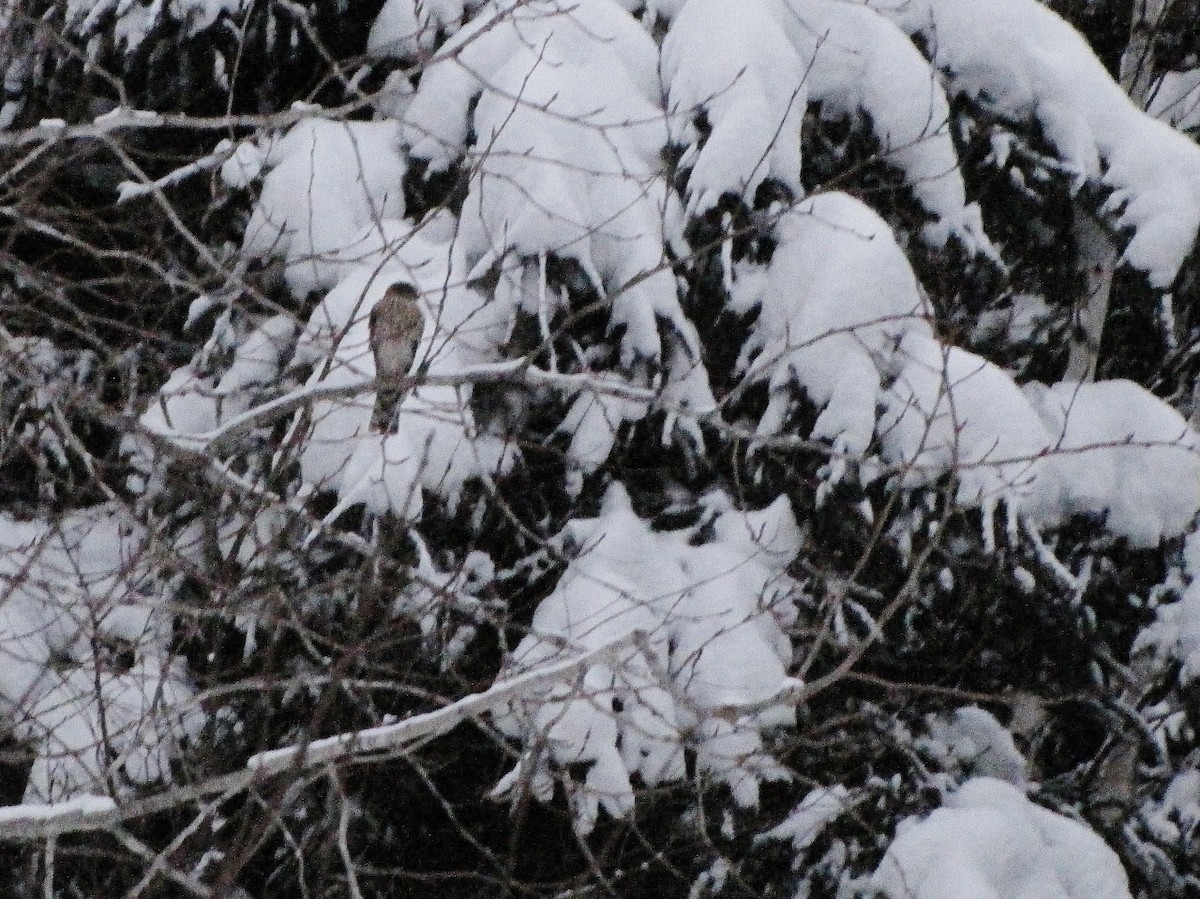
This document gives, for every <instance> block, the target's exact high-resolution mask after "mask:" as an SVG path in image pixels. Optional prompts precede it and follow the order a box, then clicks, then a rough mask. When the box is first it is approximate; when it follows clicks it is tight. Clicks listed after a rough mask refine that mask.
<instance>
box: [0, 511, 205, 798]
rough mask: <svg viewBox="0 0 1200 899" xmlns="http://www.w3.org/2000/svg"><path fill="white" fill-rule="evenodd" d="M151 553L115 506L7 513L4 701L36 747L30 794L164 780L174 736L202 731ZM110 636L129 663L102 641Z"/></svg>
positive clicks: (1, 626)
mask: <svg viewBox="0 0 1200 899" xmlns="http://www.w3.org/2000/svg"><path fill="white" fill-rule="evenodd" d="M152 552H153V549H152V547H151V545H150V538H149V535H148V534H147V533H146V532H145V531H144V530H142V529H141V528H140V527H139V526H137V525H135V524H132V523H131V522H129V521H128V520H127V518H126V517H125V516H123V515H122V514H121V513H120V512H119V511H117V510H116V509H114V508H112V507H109V506H98V507H95V508H92V509H84V510H80V511H77V512H73V513H71V514H70V515H69V516H67V517H66V518H64V519H62V520H60V521H58V522H54V523H51V522H46V521H32V522H16V521H14V520H13V519H11V518H8V517H7V516H0V584H3V585H4V594H5V601H4V603H3V604H2V605H0V705H2V706H3V708H4V713H5V719H6V721H7V724H8V726H10V727H12V729H13V732H14V734H15V735H16V736H17V737H18V739H21V740H23V741H28V742H29V743H31V744H33V745H34V746H35V747H36V752H37V757H36V759H35V761H34V764H33V768H32V770H31V771H30V775H29V781H28V783H27V785H26V790H25V799H26V801H34V802H55V801H58V800H62V799H67V798H70V797H72V796H77V795H79V794H81V793H85V792H88V791H96V790H105V789H106V783H108V782H112V783H114V784H116V785H117V786H118V788H119V789H125V788H127V787H131V786H135V785H143V784H147V783H151V782H154V781H159V780H169V779H170V771H169V767H168V763H169V759H170V757H171V756H172V755H173V754H174V752H175V750H176V748H177V746H178V743H179V741H180V740H182V739H185V738H187V737H193V736H195V735H196V734H197V733H198V730H199V727H200V725H201V723H202V721H203V714H202V713H201V711H200V710H199V708H198V707H197V706H196V704H195V694H194V691H193V690H192V687H191V686H190V684H189V683H188V682H187V680H186V679H185V677H184V675H183V671H182V663H181V662H180V661H179V660H178V659H176V658H174V657H173V656H171V655H170V643H171V636H172V631H171V616H170V615H169V614H167V615H163V614H161V613H160V612H159V611H157V610H156V609H155V605H156V602H155V600H154V598H153V595H152V590H153V582H152V575H151V570H150V564H151V559H150V557H151V554H152ZM114 644H115V645H116V646H117V647H118V648H120V649H124V650H126V651H128V652H130V653H131V654H132V657H133V660H134V661H133V664H132V665H130V666H125V665H122V664H119V663H118V662H117V659H116V657H115V656H116V653H117V651H118V650H116V649H115V650H113V652H112V654H111V655H110V654H109V652H107V651H106V650H105V649H104V648H103V647H104V646H105V645H108V646H113V645H114ZM52 658H53V659H56V660H65V661H66V662H67V664H66V665H56V664H52V663H51V659H52Z"/></svg>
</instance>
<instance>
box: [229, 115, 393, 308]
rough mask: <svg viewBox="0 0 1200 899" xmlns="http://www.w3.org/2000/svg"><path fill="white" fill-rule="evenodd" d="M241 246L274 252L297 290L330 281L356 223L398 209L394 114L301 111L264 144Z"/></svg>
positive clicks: (357, 238)
mask: <svg viewBox="0 0 1200 899" xmlns="http://www.w3.org/2000/svg"><path fill="white" fill-rule="evenodd" d="M264 163H265V166H266V168H267V169H269V172H268V174H267V176H266V178H265V179H264V180H263V185H262V193H261V195H260V196H259V198H258V203H257V204H256V205H255V207H254V213H253V215H252V216H251V218H250V223H249V224H248V225H247V226H246V233H245V237H244V239H243V241H242V252H243V253H244V254H246V255H247V256H251V257H259V258H271V257H276V258H281V259H283V260H284V262H285V264H286V277H287V282H288V286H289V287H290V288H291V290H292V293H293V294H295V295H296V296H297V297H304V296H305V295H306V294H308V293H309V292H310V291H313V290H318V289H321V288H329V287H332V286H333V285H334V284H336V283H337V280H338V273H337V265H336V263H335V262H334V259H333V257H335V256H336V255H337V254H339V253H345V252H346V251H348V250H351V249H352V248H353V247H354V246H356V245H358V244H360V243H361V242H362V241H363V240H364V236H363V231H364V229H370V228H371V227H372V226H374V227H376V228H377V227H379V224H380V222H381V221H382V220H384V219H388V218H402V217H403V216H404V191H403V188H402V184H401V182H402V180H403V178H404V173H405V170H406V162H405V159H404V155H403V153H402V152H401V146H400V125H399V124H398V123H396V122H387V121H384V122H334V121H329V120H326V119H321V118H316V117H313V118H308V119H305V120H304V121H302V122H298V123H297V124H296V125H294V126H292V128H291V129H290V130H289V131H288V132H287V133H286V134H284V135H283V136H282V137H281V138H279V139H278V140H275V141H273V142H272V143H271V144H270V147H269V150H268V151H267V154H266V159H265V160H264Z"/></svg>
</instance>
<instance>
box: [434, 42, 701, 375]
mask: <svg viewBox="0 0 1200 899" xmlns="http://www.w3.org/2000/svg"><path fill="white" fill-rule="evenodd" d="M474 125H475V131H476V133H477V134H478V135H479V140H480V144H481V146H484V147H486V148H487V153H486V155H485V156H484V157H483V158H482V159H481V160H480V162H479V165H478V166H477V167H476V169H475V171H474V172H473V174H472V177H471V182H470V191H469V194H468V196H467V199H466V202H465V203H464V206H463V213H462V224H461V230H460V233H459V236H458V240H457V241H456V243H455V254H456V261H458V260H461V262H459V265H460V266H461V272H459V274H460V275H461V277H462V278H463V279H473V278H475V277H478V276H480V275H482V274H483V273H484V272H485V271H486V270H487V268H488V267H490V266H492V265H494V264H495V263H497V262H502V261H504V260H506V259H509V258H510V257H517V259H526V260H529V259H536V258H537V257H539V256H541V255H542V254H554V255H556V256H559V257H562V258H565V259H573V260H575V261H576V262H578V263H579V265H580V266H581V268H582V269H583V270H584V272H585V273H586V274H587V275H588V277H589V278H590V279H591V281H592V283H593V286H594V287H595V288H596V290H597V292H599V293H600V294H601V296H605V295H607V296H608V297H609V298H610V299H611V303H612V316H613V325H614V326H616V325H618V324H623V325H625V326H626V327H627V331H626V335H625V338H624V342H623V345H622V356H623V361H624V362H625V364H631V363H632V361H633V359H634V358H635V357H642V358H651V359H657V358H658V356H659V354H660V351H661V346H660V341H659V336H658V330H657V326H656V317H661V318H666V319H668V320H671V321H672V322H674V323H675V324H676V326H677V329H678V330H680V331H681V332H682V331H684V330H686V328H687V326H686V324H684V318H683V314H682V312H681V310H680V309H679V305H678V299H677V296H676V285H675V280H674V278H673V277H672V275H671V272H670V271H669V270H668V268H667V265H666V262H667V260H666V256H665V252H664V245H665V244H671V243H675V244H678V243H679V241H680V238H679V224H680V221H681V218H682V217H681V215H680V214H679V210H678V207H677V200H676V199H675V198H674V196H673V195H672V193H671V191H670V189H669V187H668V185H667V183H666V180H665V179H664V178H663V177H662V171H661V160H660V158H659V150H660V148H661V147H662V146H663V144H664V143H665V142H666V130H665V126H664V124H663V121H662V115H661V111H660V110H658V109H657V108H656V107H655V106H653V105H652V104H650V103H648V102H647V101H646V100H645V99H644V98H642V97H641V96H640V95H639V94H638V93H637V91H636V90H635V88H634V86H633V84H632V82H630V81H629V79H628V78H627V77H626V76H625V75H624V74H623V72H622V71H621V68H620V63H619V60H617V59H616V58H615V57H612V56H611V55H610V54H607V53H605V52H603V51H602V50H597V51H596V52H594V53H593V55H592V57H591V58H590V60H589V61H588V62H587V64H579V63H577V62H576V61H575V60H574V59H572V60H570V61H566V60H563V61H561V62H560V61H553V60H550V61H548V60H546V59H545V58H544V57H539V56H535V55H534V54H533V53H532V52H530V51H525V52H523V53H519V54H517V56H516V57H515V58H514V59H513V60H512V61H511V62H510V63H509V64H508V65H506V66H504V67H503V68H502V69H501V70H500V71H499V72H497V74H496V76H495V81H494V86H493V88H490V89H489V90H487V91H485V92H484V93H483V95H482V96H481V97H480V100H479V104H478V107H477V108H476V110H475V116H474ZM531 264H532V263H531ZM502 268H511V267H504V266H502ZM516 268H517V270H516V271H513V272H510V273H508V274H507V275H506V277H505V280H506V281H507V282H508V284H507V285H506V287H505V288H502V289H504V290H508V291H509V292H510V294H513V298H514V299H515V294H516V293H519V290H520V288H519V287H517V286H516V285H517V284H518V283H519V280H520V274H521V273H520V267H519V266H518V267H516ZM501 299H502V301H505V300H504V297H501ZM551 299H553V298H551ZM508 302H510V303H511V302H512V300H511V299H510V300H508ZM552 311H553V310H552V309H551V310H546V312H545V314H550V313H551V312H552ZM697 349H698V347H697Z"/></svg>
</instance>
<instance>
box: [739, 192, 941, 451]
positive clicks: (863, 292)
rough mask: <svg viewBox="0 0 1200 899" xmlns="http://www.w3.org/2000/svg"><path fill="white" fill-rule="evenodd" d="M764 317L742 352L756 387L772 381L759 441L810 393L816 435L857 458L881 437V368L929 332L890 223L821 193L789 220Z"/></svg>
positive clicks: (782, 230)
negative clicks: (796, 391) (901, 343)
mask: <svg viewBox="0 0 1200 899" xmlns="http://www.w3.org/2000/svg"><path fill="white" fill-rule="evenodd" d="M776 236H777V239H778V241H779V243H778V245H777V246H776V248H775V253H774V256H773V257H772V259H771V264H770V267H769V268H768V270H767V277H766V285H765V289H764V292H763V297H762V312H761V314H760V316H759V318H758V320H757V321H756V323H755V327H754V334H753V336H752V337H751V339H750V341H748V343H747V345H746V347H745V349H744V350H743V359H742V361H741V363H740V364H741V365H743V366H744V365H745V364H746V362H745V360H746V357H747V356H748V355H749V354H750V353H751V352H753V351H754V350H756V349H760V350H761V352H760V354H759V356H758V357H757V358H756V359H755V360H754V362H753V363H752V364H750V365H749V368H748V370H747V374H746V377H747V378H748V379H749V380H751V381H758V380H768V382H769V390H770V402H769V404H768V406H767V410H766V412H765V413H764V414H763V417H762V420H761V421H760V422H759V424H758V429H757V433H758V434H759V435H761V436H771V435H774V434H777V433H779V432H780V431H781V430H782V429H783V427H784V425H785V424H786V421H787V412H788V409H789V407H790V406H791V404H792V402H793V395H792V391H791V388H793V387H798V388H801V389H803V390H804V391H805V392H806V393H807V394H808V396H809V398H810V399H811V400H812V402H813V403H814V404H816V406H817V407H818V409H820V410H822V411H821V414H820V417H819V418H818V419H817V422H816V425H815V427H814V428H813V433H812V436H813V437H815V438H820V439H824V440H829V441H832V442H833V444H834V445H835V447H837V448H838V449H839V450H841V451H843V452H845V453H848V454H850V455H852V456H861V455H862V454H863V453H865V452H866V450H867V447H868V445H869V444H870V442H871V435H872V433H873V432H874V429H875V406H876V402H877V401H878V398H879V391H880V373H879V368H878V366H879V365H880V364H883V365H886V364H887V360H888V359H889V358H890V356H891V348H892V347H893V346H894V345H895V342H896V340H897V339H899V338H900V337H901V336H903V335H904V334H907V333H910V332H911V333H917V334H928V333H929V324H928V318H927V316H928V309H927V304H926V303H925V301H924V298H923V296H922V293H921V289H920V287H919V286H918V284H917V280H916V277H915V276H914V275H913V273H912V269H911V268H910V267H909V264H908V260H907V258H906V257H905V255H904V251H903V250H901V249H900V246H899V245H898V244H897V243H896V240H895V237H893V235H892V231H891V229H890V228H889V227H888V225H887V223H886V222H884V221H883V219H881V218H880V217H879V216H878V215H876V214H875V213H874V212H873V211H872V210H871V209H870V208H869V207H867V206H866V205H865V204H864V203H862V202H860V201H859V200H856V199H854V198H853V197H851V196H849V195H847V194H843V193H837V192H832V193H822V194H817V195H815V196H813V197H810V198H809V199H807V200H805V201H803V202H802V203H800V204H799V205H798V206H797V207H796V208H795V210H793V211H792V212H790V213H788V214H787V215H786V216H784V217H783V218H782V219H781V220H780V222H779V225H778V227H777V228H776Z"/></svg>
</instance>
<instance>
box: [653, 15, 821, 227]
mask: <svg viewBox="0 0 1200 899" xmlns="http://www.w3.org/2000/svg"><path fill="white" fill-rule="evenodd" d="M777 14H778V9H777V7H776V0H747V2H745V3H743V4H742V5H741V7H740V8H739V12H738V15H736V16H732V17H731V16H730V15H729V9H728V7H727V6H726V4H725V3H723V2H721V0H690V2H688V3H686V4H684V6H683V8H682V10H680V12H679V14H678V15H676V16H675V17H674V19H673V20H672V21H671V27H670V30H669V31H668V32H667V35H666V38H665V39H664V40H663V48H662V50H663V59H662V74H663V82H664V85H665V86H666V87H667V91H668V94H667V100H668V109H669V112H670V121H671V136H672V139H673V141H674V142H675V143H677V144H679V145H681V146H683V147H684V148H685V150H684V155H683V158H682V159H681V160H680V166H681V167H682V168H687V169H690V170H691V173H690V174H689V176H688V212H690V213H693V214H701V213H704V212H707V211H708V210H709V209H711V208H712V207H713V206H715V205H716V204H717V201H718V200H720V199H721V195H722V194H725V193H732V194H734V195H735V196H736V197H737V198H739V199H741V200H743V201H744V202H746V203H748V204H749V203H751V202H753V200H754V193H755V191H756V190H757V189H758V186H759V185H760V184H761V183H762V182H763V180H764V179H766V178H774V179H776V180H778V181H779V182H781V183H783V184H785V185H787V186H788V187H789V188H791V189H792V191H793V193H795V194H799V193H800V120H801V119H802V118H803V116H804V109H805V105H806V103H807V101H808V98H807V91H806V88H805V63H806V60H804V59H802V58H801V57H800V55H799V54H798V53H797V52H796V49H795V48H794V47H793V46H792V45H791V44H790V43H789V42H788V40H787V38H786V36H785V35H784V33H783V32H782V29H781V28H780V22H779V19H778V15H777ZM701 116H703V118H704V121H705V123H706V125H707V129H706V130H707V134H704V136H703V144H702V143H701V140H702V138H701V131H700V129H699V128H698V127H697V121H696V120H697V119H698V118H700V117H701Z"/></svg>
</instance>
